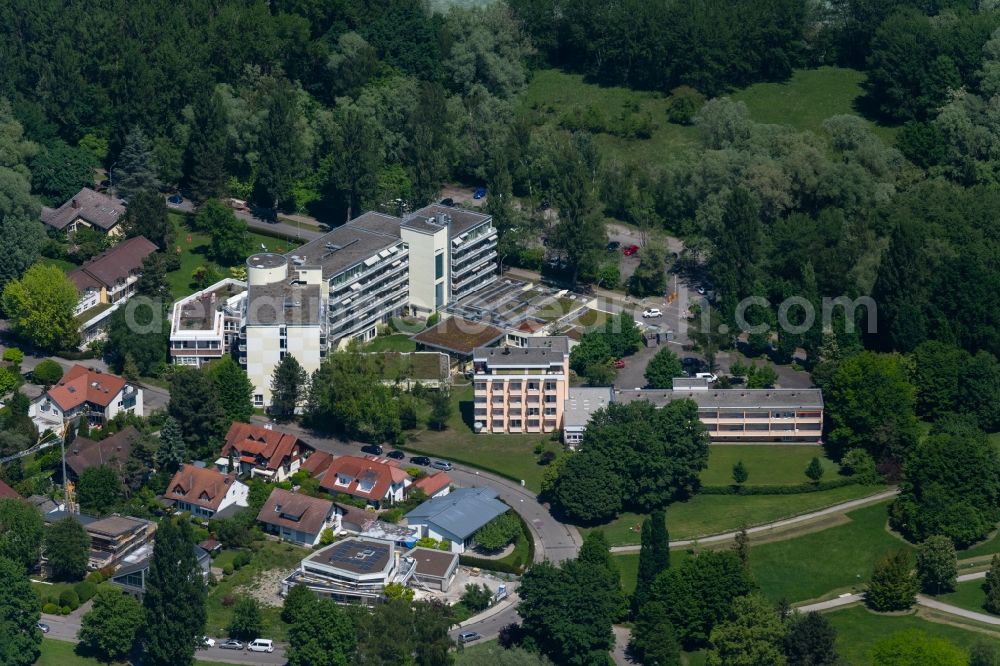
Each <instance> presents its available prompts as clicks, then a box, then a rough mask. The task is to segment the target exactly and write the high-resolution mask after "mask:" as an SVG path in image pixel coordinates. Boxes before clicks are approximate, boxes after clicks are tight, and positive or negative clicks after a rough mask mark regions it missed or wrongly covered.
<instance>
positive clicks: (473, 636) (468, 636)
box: [458, 631, 482, 645]
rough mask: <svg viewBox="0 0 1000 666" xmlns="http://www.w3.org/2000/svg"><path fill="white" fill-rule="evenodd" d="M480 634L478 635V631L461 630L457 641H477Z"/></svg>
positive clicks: (463, 643) (462, 642)
mask: <svg viewBox="0 0 1000 666" xmlns="http://www.w3.org/2000/svg"><path fill="white" fill-rule="evenodd" d="M480 638H482V636H480V635H479V632H478V631H463V632H462V633H460V634H459V635H458V642H459V643H461V644H462V645H465V644H466V643H471V642H472V641H478V640H479V639H480Z"/></svg>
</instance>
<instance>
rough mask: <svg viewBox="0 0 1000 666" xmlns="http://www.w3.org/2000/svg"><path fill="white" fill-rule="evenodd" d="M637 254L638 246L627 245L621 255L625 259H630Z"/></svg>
mask: <svg viewBox="0 0 1000 666" xmlns="http://www.w3.org/2000/svg"><path fill="white" fill-rule="evenodd" d="M638 252H639V246H638V245H627V246H626V247H625V249H624V250H622V254H624V255H625V256H626V257H631V256H632V255H633V254H636V253H638Z"/></svg>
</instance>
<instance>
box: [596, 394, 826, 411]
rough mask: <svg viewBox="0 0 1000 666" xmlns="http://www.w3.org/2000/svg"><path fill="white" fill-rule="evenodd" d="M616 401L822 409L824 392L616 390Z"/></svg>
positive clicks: (702, 405) (706, 406)
mask: <svg viewBox="0 0 1000 666" xmlns="http://www.w3.org/2000/svg"><path fill="white" fill-rule="evenodd" d="M615 400H616V401H619V402H632V401H634V400H649V401H650V402H652V403H653V404H654V405H656V406H657V407H663V406H664V405H666V404H667V403H668V402H671V401H673V400H693V401H694V402H695V403H696V404H697V405H698V407H699V408H717V409H726V408H733V409H747V408H757V407H760V408H767V409H822V408H823V392H822V391H821V390H819V389H709V390H707V391H705V390H694V391H673V390H670V389H624V390H619V391H616V393H615Z"/></svg>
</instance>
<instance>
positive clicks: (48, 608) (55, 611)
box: [42, 602, 61, 615]
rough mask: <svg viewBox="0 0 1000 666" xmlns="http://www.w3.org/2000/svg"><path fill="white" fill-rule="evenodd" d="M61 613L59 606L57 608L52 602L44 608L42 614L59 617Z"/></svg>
mask: <svg viewBox="0 0 1000 666" xmlns="http://www.w3.org/2000/svg"><path fill="white" fill-rule="evenodd" d="M60 611H61V609H60V608H59V606H56V605H55V604H54V603H51V602H50V603H47V604H45V605H44V606H42V612H43V613H48V614H49V615H58V614H59V613H60Z"/></svg>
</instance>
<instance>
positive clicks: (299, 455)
mask: <svg viewBox="0 0 1000 666" xmlns="http://www.w3.org/2000/svg"><path fill="white" fill-rule="evenodd" d="M309 450H311V448H310V447H308V446H306V445H305V444H303V443H302V442H300V441H299V438H298V437H296V436H295V435H291V434H289V433H287V432H281V431H280V430H273V429H272V428H270V427H269V426H257V425H251V424H249V423H240V422H236V423H233V424H232V425H231V426H230V427H229V432H228V433H226V443H225V445H223V447H222V453H221V454H220V457H219V459H218V460H216V461H215V464H216V466H217V467H218V468H219V469H220V471H222V472H228V471H229V470H233V471H235V472H236V473H237V474H238V475H240V476H243V475H244V474H250V476H251V478H253V477H261V478H263V479H264V480H265V481H275V482H280V481H284V480H285V479H287V478H288V477H290V476H291V475H292V474H295V473H296V472H297V471H299V467H300V466H301V465H302V461H303V460H304V456H305V454H306V453H307V451H309Z"/></svg>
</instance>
